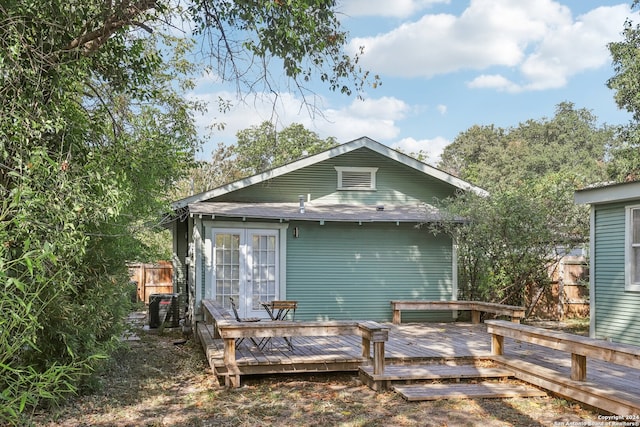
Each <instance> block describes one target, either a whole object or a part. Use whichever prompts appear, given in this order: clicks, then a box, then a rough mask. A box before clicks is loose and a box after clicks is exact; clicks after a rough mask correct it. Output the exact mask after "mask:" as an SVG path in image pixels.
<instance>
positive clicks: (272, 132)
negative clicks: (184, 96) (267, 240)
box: [173, 121, 337, 199]
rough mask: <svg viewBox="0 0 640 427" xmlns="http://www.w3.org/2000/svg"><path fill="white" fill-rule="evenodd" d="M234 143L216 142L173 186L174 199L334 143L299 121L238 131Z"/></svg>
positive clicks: (266, 122)
mask: <svg viewBox="0 0 640 427" xmlns="http://www.w3.org/2000/svg"><path fill="white" fill-rule="evenodd" d="M236 136H237V139H238V142H237V145H236V144H233V145H225V144H222V143H220V144H218V147H217V148H216V150H214V151H213V153H212V159H211V161H200V162H198V163H197V164H196V165H195V166H194V167H193V168H192V169H191V170H190V172H189V174H188V176H187V177H186V178H185V179H183V180H181V181H180V182H178V183H177V185H176V186H175V192H174V193H173V194H174V199H179V198H183V197H188V196H190V195H193V194H195V193H200V192H203V191H207V190H210V189H212V188H215V187H218V186H221V185H223V184H227V183H229V182H232V181H236V180H238V179H241V178H244V177H247V176H251V175H255V174H258V173H261V172H264V171H266V170H268V169H271V168H274V167H278V166H282V165H284V164H286V163H289V162H292V161H295V160H298V159H301V158H303V157H305V156H310V155H313V154H316V153H319V152H321V151H324V150H328V149H330V148H331V147H334V146H336V145H337V142H336V139H335V138H334V137H329V138H327V139H321V138H320V137H319V136H318V135H317V134H316V133H315V132H312V131H310V130H308V129H305V127H304V126H303V125H301V124H299V123H293V124H291V125H289V126H287V127H286V128H284V129H282V130H281V131H280V132H277V131H276V129H275V126H274V125H273V124H272V123H271V122H268V121H265V122H263V123H262V124H260V125H259V126H252V127H250V128H247V129H244V130H241V131H238V133H237V134H236Z"/></svg>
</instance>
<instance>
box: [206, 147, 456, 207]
mask: <svg viewBox="0 0 640 427" xmlns="http://www.w3.org/2000/svg"><path fill="white" fill-rule="evenodd" d="M335 166H350V167H377V168H378V171H377V174H376V184H377V185H376V188H377V190H376V191H349V190H345V191H338V190H336V188H337V186H338V173H337V172H336V170H335ZM454 190H455V188H454V187H453V186H452V185H449V184H447V183H444V182H442V181H440V180H438V179H436V178H433V177H430V176H427V175H425V174H423V173H422V172H419V171H416V170H414V169H412V168H410V167H408V166H405V165H403V164H401V163H399V162H396V161H394V160H392V159H389V158H387V157H385V156H382V155H380V154H378V153H376V152H373V151H371V150H369V149H367V148H361V149H359V150H355V151H352V152H350V153H346V154H344V155H341V156H337V157H334V158H332V159H329V160H326V161H323V162H320V163H317V164H315V165H311V166H308V167H306V168H303V169H300V170H297V171H294V172H291V173H288V174H286V175H282V176H279V177H277V178H274V179H272V180H269V181H266V182H263V183H260V184H255V185H252V186H249V187H247V188H244V189H241V190H238V191H234V192H231V193H228V194H225V195H223V196H221V197H218V198H216V201H220V202H225V201H227V202H297V201H298V196H299V195H301V194H302V195H305V196H306V195H310V196H311V200H312V201H321V202H323V203H349V204H367V205H375V204H389V205H401V204H407V203H416V202H426V203H433V202H434V198H445V197H447V196H450V195H452V194H453V193H454Z"/></svg>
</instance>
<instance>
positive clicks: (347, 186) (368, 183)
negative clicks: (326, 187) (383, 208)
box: [335, 166, 378, 190]
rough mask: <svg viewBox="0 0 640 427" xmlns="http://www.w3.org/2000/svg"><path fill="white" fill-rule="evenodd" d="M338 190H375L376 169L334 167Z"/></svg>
mask: <svg viewBox="0 0 640 427" xmlns="http://www.w3.org/2000/svg"><path fill="white" fill-rule="evenodd" d="M335 168H336V171H338V190H375V189H376V172H377V171H378V168H356V167H342V166H336V167H335Z"/></svg>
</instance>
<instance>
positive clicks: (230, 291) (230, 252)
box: [214, 233, 241, 309]
mask: <svg viewBox="0 0 640 427" xmlns="http://www.w3.org/2000/svg"><path fill="white" fill-rule="evenodd" d="M214 234H215V247H214V249H215V252H214V271H215V277H214V281H215V284H214V286H215V295H216V300H217V302H218V303H220V304H222V306H223V307H225V308H228V309H231V303H230V301H229V297H233V298H234V300H235V301H239V297H240V279H241V277H240V234H239V233H214Z"/></svg>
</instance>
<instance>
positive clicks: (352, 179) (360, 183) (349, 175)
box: [342, 171, 371, 188]
mask: <svg viewBox="0 0 640 427" xmlns="http://www.w3.org/2000/svg"><path fill="white" fill-rule="evenodd" d="M342 186H343V187H348V188H371V174H370V173H369V172H350V171H349V172H347V171H344V172H342Z"/></svg>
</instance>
